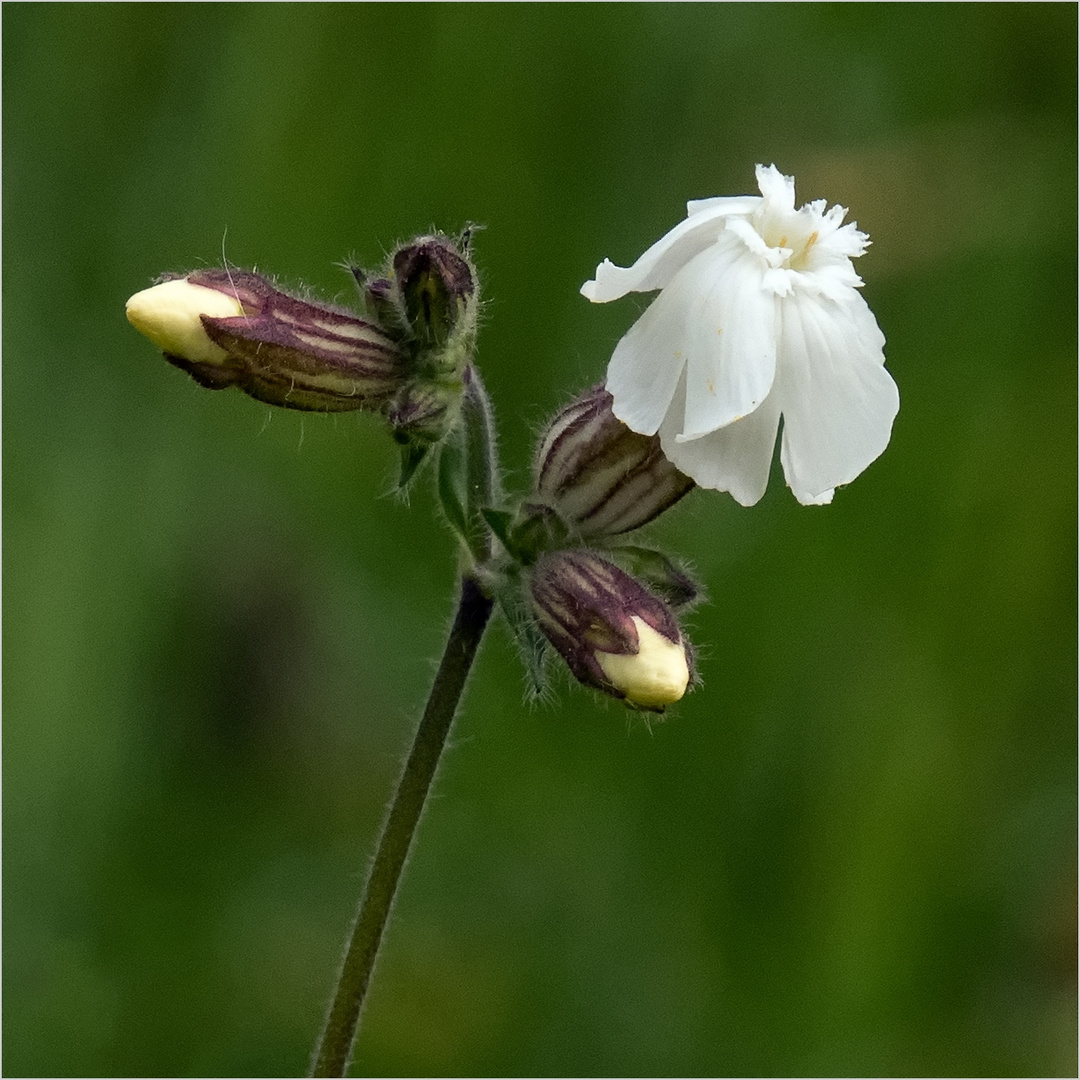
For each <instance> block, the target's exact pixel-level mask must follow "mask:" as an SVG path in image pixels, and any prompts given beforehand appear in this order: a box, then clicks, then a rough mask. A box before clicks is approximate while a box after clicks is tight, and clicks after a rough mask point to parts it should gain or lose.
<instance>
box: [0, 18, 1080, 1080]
mask: <svg viewBox="0 0 1080 1080" xmlns="http://www.w3.org/2000/svg"><path fill="white" fill-rule="evenodd" d="M3 15H4V19H3V24H4V25H3V61H4V64H3V91H4V121H5V125H4V126H5V132H4V147H3V149H4V155H3V180H4V185H3V209H4V240H5V244H4V270H5V273H4V291H3V300H4V338H3V345H4V361H5V362H4V384H3V390H4V395H3V404H4V411H3V418H4V425H3V438H4V441H3V449H4V465H5V476H4V479H5V485H4V502H3V509H4V525H5V535H4V540H5V544H4V549H3V550H4V585H5V593H4V601H5V604H4V630H5V634H4V645H5V658H4V659H5V663H4V699H3V703H4V706H5V710H4V737H3V750H4V805H3V808H4V871H5V874H4V909H3V914H4V921H3V925H4V946H5V948H4V982H3V989H4V1028H3V1035H4V1045H3V1050H4V1057H3V1068H4V1071H5V1073H6V1074H7V1075H16V1074H18V1075H34V1076H67V1075H80V1074H83V1075H139V1074H142V1075H211V1076H217V1075H224V1076H228V1075H260V1074H266V1075H289V1074H296V1073H299V1072H302V1071H303V1070H304V1068H305V1067H306V1059H307V1054H308V1051H309V1048H310V1044H311V1042H312V1040H313V1038H314V1035H315V1034H316V1031H317V1028H318V1026H319V1023H320V1020H321V1016H322V1011H323V1006H324V1003H325V1001H326V1000H327V997H328V994H329V990H330V983H331V978H332V975H333V972H334V969H335V966H336V964H337V960H338V955H339V948H340V945H341V942H342V940H343V935H344V932H345V929H346V926H347V924H348V922H349V919H350V917H351V913H352V909H353V904H354V902H355V898H356V896H357V894H358V892H359V887H360V881H361V873H362V869H363V867H364V865H365V863H366V860H367V858H368V857H369V854H370V851H371V847H372V843H373V839H374V835H375V831H376V829H377V827H378V824H379V820H380V817H381V815H382V812H383V808H384V806H385V804H386V801H387V798H388V796H389V793H390V791H391V788H392V785H393V782H394V779H395V776H396V772H397V769H398V765H399V762H400V760H401V757H402V755H403V753H404V751H405V749H406V748H407V745H408V743H409V741H410V738H411V733H412V731H413V728H414V725H415V721H416V718H417V716H418V714H419V710H420V708H421V706H422V703H423V700H424V697H425V694H426V689H427V685H428V683H429V680H430V678H431V675H432V671H433V663H434V661H435V659H436V658H437V656H438V655H439V652H440V650H441V644H442V639H443V635H444V632H445V629H446V627H447V621H448V618H449V616H450V613H451V609H452V597H453V591H454V573H455V568H454V563H453V557H452V549H451V544H450V542H449V540H448V539H447V537H446V536H444V535H443V533H442V532H441V530H440V529H439V528H438V527H436V526H434V525H433V524H432V520H433V519H432V504H431V499H430V497H429V495H428V493H427V491H426V490H422V488H423V486H421V490H418V491H417V493H416V495H415V496H414V498H413V500H412V505H411V506H410V507H405V506H403V505H401V504H400V503H399V502H398V501H396V500H395V499H393V498H391V497H388V496H387V494H386V493H387V491H388V490H389V487H390V485H391V480H392V477H393V470H394V460H395V458H394V452H393V448H392V445H391V443H390V440H389V438H388V437H387V435H386V433H385V431H384V430H382V429H381V428H380V426H379V423H378V421H377V420H376V419H374V418H372V417H370V416H367V415H360V414H350V415H345V416H341V417H338V418H326V417H318V416H306V417H305V416H302V415H298V414H289V413H285V412H282V411H276V412H273V413H271V410H269V409H267V408H266V407H264V406H261V405H258V404H256V403H255V402H253V401H251V400H249V399H247V398H244V397H242V396H241V395H240V394H237V393H234V392H227V393H220V394H211V393H209V392H206V391H203V390H200V389H199V388H198V387H197V386H196V385H195V383H194V382H192V381H191V380H190V379H188V378H186V377H185V376H184V375H183V374H181V373H180V372H179V371H176V370H174V369H172V368H170V367H169V366H168V365H167V364H165V362H164V361H163V360H161V358H160V356H159V355H158V354H157V353H156V352H155V350H154V348H153V347H152V346H151V345H150V344H149V343H148V342H146V341H145V340H143V339H142V338H140V337H139V336H138V335H137V334H136V333H135V332H134V331H133V330H132V329H131V328H130V327H129V326H128V325H127V324H126V322H125V321H124V316H123V307H124V301H125V300H126V298H127V297H128V295H129V294H131V293H133V292H135V291H136V290H138V289H141V288H143V287H144V286H145V285H147V284H148V283H149V281H150V280H151V279H152V278H153V277H154V275H156V274H158V273H159V272H161V271H165V270H172V271H181V270H185V269H190V268H193V267H197V266H205V265H211V266H212V265H220V263H221V259H222V251H223V250H224V251H225V253H226V254H227V256H228V258H229V259H230V260H231V261H232V262H233V263H235V264H238V265H242V266H251V265H257V266H258V267H259V268H260V269H262V270H265V271H267V272H270V273H275V274H278V275H280V276H281V277H282V279H283V280H285V281H286V282H291V283H293V284H303V285H306V286H310V287H311V288H313V289H315V290H316V291H318V292H320V293H321V294H323V295H325V296H327V297H337V298H339V299H342V300H347V299H348V298H349V296H350V289H351V286H350V283H349V281H348V279H347V277H346V275H345V274H344V273H343V272H342V271H341V269H340V267H339V266H337V265H335V264H337V263H339V262H340V261H341V260H342V259H344V258H345V257H346V256H348V255H350V254H351V255H355V256H356V257H357V258H358V259H359V260H360V261H361V262H362V263H365V264H368V265H372V264H377V263H378V262H380V261H381V259H382V258H383V255H384V253H385V252H386V251H388V250H389V249H390V248H391V247H392V246H393V244H394V243H395V242H397V241H398V240H401V239H404V238H407V237H409V236H410V235H412V234H414V233H416V232H421V231H425V230H428V229H430V228H431V227H432V226H433V225H434V226H438V227H441V228H444V229H446V230H456V229H458V228H460V227H461V226H463V225H464V224H465V223H467V222H479V223H482V224H483V225H485V226H486V229H485V231H483V232H481V233H480V234H479V235H478V240H477V244H476V252H477V260H478V263H479V265H480V267H481V270H482V273H483V277H484V281H485V286H486V296H487V304H486V309H485V325H484V328H483V331H482V335H481V340H480V351H479V361H480V364H481V367H482V370H483V372H484V376H485V378H486V380H487V382H488V385H489V388H490V390H491V392H492V395H493V397H494V398H495V401H496V405H497V407H498V409H499V423H500V431H501V441H502V450H503V455H504V463H505V464H506V466H507V468H508V470H509V474H510V480H511V482H512V483H513V484H516V485H518V486H519V487H520V486H521V485H523V484H524V482H525V480H526V478H527V476H528V466H529V460H530V454H531V450H532V443H533V439H534V437H535V433H536V432H537V430H538V428H539V427H540V426H541V425H542V424H543V422H544V420H545V418H546V416H547V415H548V414H549V413H550V412H551V411H552V410H553V409H554V408H555V407H557V406H558V405H559V404H561V403H562V402H563V401H565V400H566V399H567V398H568V397H569V396H570V394H571V393H572V392H574V391H576V390H578V389H579V388H582V387H584V386H586V385H588V384H589V383H591V382H592V381H594V380H596V379H597V378H599V377H600V375H601V373H602V371H603V369H604V365H605V363H606V360H607V357H608V356H609V355H610V352H611V349H612V347H613V345H614V343H615V342H616V341H617V340H618V337H619V336H620V335H621V334H622V333H623V332H624V331H625V330H626V329H627V328H628V327H629V325H630V324H631V322H632V321H633V319H634V318H635V317H636V314H637V313H638V312H639V311H640V310H641V309H642V308H643V306H644V304H645V303H646V302H647V298H636V299H628V300H624V301H622V302H620V303H618V304H611V305H607V306H604V307H594V306H592V305H590V304H588V303H587V302H585V301H584V300H583V299H582V298H581V297H580V296H579V295H578V287H579V285H580V284H581V282H582V281H584V280H585V279H586V278H588V277H590V276H591V275H592V271H593V268H594V267H595V265H596V263H597V262H599V261H600V260H601V259H602V258H604V257H605V256H610V257H611V258H612V259H614V260H615V261H616V262H621V263H623V264H625V263H627V262H629V261H631V260H633V259H634V258H636V257H637V256H638V255H639V254H640V253H641V252H642V251H643V250H644V249H645V247H647V246H648V245H649V244H651V243H652V242H653V241H654V240H656V239H657V238H658V237H659V236H661V235H662V234H663V233H664V232H666V231H667V230H668V229H669V228H671V227H672V226H673V225H675V224H676V223H677V222H678V221H679V220H680V219H681V218H682V217H683V214H684V203H685V201H686V199H688V198H696V197H705V196H710V195H718V194H741V193H747V192H752V191H753V190H754V181H753V167H754V164H755V162H764V163H770V162H775V163H776V164H777V165H778V166H779V167H780V168H781V169H782V170H783V171H784V172H786V173H789V174H793V175H794V176H795V177H796V181H797V184H798V196H799V199H800V201H805V200H808V199H811V198H819V197H820V198H825V199H827V200H828V201H829V203H830V204H831V203H834V202H840V203H842V204H843V205H845V206H849V207H851V216H852V217H854V218H856V219H857V220H858V222H859V225H860V227H862V228H864V229H865V230H866V231H867V232H869V234H870V235H871V237H872V238H873V240H874V246H873V248H872V249H871V251H870V252H869V254H868V255H867V256H866V257H865V258H863V259H862V260H861V262H860V264H859V270H860V271H861V273H862V274H863V276H864V278H865V279H866V282H867V285H866V289H865V295H866V298H867V300H868V301H869V303H870V305H871V307H872V308H873V310H874V311H875V313H876V314H877V317H878V320H879V322H880V324H881V326H882V328H883V330H884V332H885V335H886V337H887V339H888V345H887V349H886V352H887V356H888V362H889V366H890V368H891V370H892V372H893V374H894V376H895V378H896V381H897V383H898V384H899V386H900V392H901V398H902V406H901V411H900V416H899V418H898V421H897V423H896V427H895V430H894V434H893V439H892V443H891V445H890V447H889V449H888V451H887V453H886V454H885V455H884V457H882V458H881V459H880V461H878V462H877V463H876V464H874V465H873V466H871V468H870V469H869V470H868V471H867V472H866V474H865V475H864V476H862V477H861V478H860V479H859V480H858V481H857V482H856V483H854V484H853V485H852V486H851V487H850V488H849V489H847V490H845V491H843V492H841V493H840V495H839V496H838V498H837V499H836V502H835V504H834V505H833V506H832V507H831V508H828V509H824V510H818V509H806V508H803V507H801V506H799V505H797V503H796V502H795V500H794V498H793V497H792V496H791V494H790V493H789V492H788V491H787V490H786V488H785V487H784V485H783V482H782V478H781V476H780V474H779V469H778V468H777V470H776V472H775V474H774V481H773V485H772V488H771V489H770V491H769V493H768V494H767V495H766V497H765V499H764V500H763V501H762V502H761V503H760V504H759V505H758V506H757V507H755V508H754V509H751V510H745V509H742V508H740V507H738V506H736V505H735V504H734V502H733V501H732V500H731V499H730V498H729V497H727V496H724V495H718V494H716V493H706V492H695V493H694V495H693V496H691V497H690V498H689V499H688V500H686V502H685V503H684V504H682V505H681V506H680V507H679V508H678V509H677V510H676V511H673V512H672V513H671V514H669V515H667V517H666V518H665V520H664V521H663V522H661V523H660V527H659V528H657V529H656V530H655V531H654V536H655V537H656V538H658V539H659V540H660V541H662V542H663V543H664V544H666V545H667V546H668V547H669V549H670V550H672V551H675V552H678V553H680V554H682V555H685V556H687V557H689V558H690V559H691V560H692V561H693V562H694V563H695V564H696V567H697V570H698V572H699V574H700V576H701V578H702V579H703V580H704V582H705V583H706V585H707V588H708V591H709V594H710V599H709V602H708V603H707V604H706V605H704V606H703V607H701V608H700V609H699V610H698V612H697V613H696V614H695V615H694V616H693V618H692V620H691V624H690V625H691V633H692V636H693V638H694V640H695V641H696V642H697V643H698V645H699V647H700V668H701V672H702V674H703V676H704V687H703V688H702V689H700V690H699V691H697V692H695V693H694V694H693V695H692V696H690V697H689V698H688V699H687V700H686V701H685V702H684V703H682V704H681V705H680V706H679V707H677V708H676V709H674V710H672V711H671V713H670V716H669V718H668V720H667V721H666V722H664V723H662V724H659V725H654V726H653V729H652V731H651V733H650V732H649V731H647V730H646V729H645V728H644V727H642V726H641V725H640V723H634V722H633V721H632V720H631V721H630V722H628V719H627V717H628V715H629V714H626V713H625V712H624V711H623V710H622V709H621V708H619V707H617V706H616V705H614V704H611V703H608V702H605V701H600V700H599V699H598V698H596V697H594V696H593V695H590V694H589V693H587V692H586V691H584V690H581V689H579V688H578V687H577V686H576V685H575V686H571V685H570V682H569V679H568V678H565V679H560V680H559V690H558V694H557V696H556V698H555V700H554V702H553V703H548V704H544V705H541V706H538V707H530V706H528V705H526V704H525V703H524V702H523V690H524V679H523V675H522V672H521V670H520V668H519V666H518V663H517V659H516V657H515V654H514V650H513V648H512V646H511V644H510V642H509V641H508V638H507V635H506V632H505V630H504V628H503V627H502V626H497V627H496V628H495V629H494V631H493V633H492V634H491V635H490V636H489V640H488V641H487V643H486V645H485V648H484V651H483V653H482V655H481V657H480V662H479V664H478V669H477V672H476V675H475V678H474V681H473V682H472V683H471V685H470V688H469V692H468V696H467V700H466V704H465V708H464V710H463V714H462V716H461V718H460V720H459V723H458V727H457V729H456V740H455V748H454V750H453V752H452V753H451V754H450V756H449V758H448V760H447V761H446V763H445V767H444V769H443V771H442V773H441V776H440V781H439V784H438V787H437V792H436V797H435V799H434V802H433V804H432V805H431V807H430V809H429V812H428V815H427V817H426V818H425V821H424V824H423V828H422V830H421V834H420V838H419V845H418V850H417V851H416V853H415V856H414V858H413V860H412V862H411V864H410V867H409V869H408V872H407V875H406V878H405V882H404V887H403V891H402V894H401V897H400V902H399V904H398V907H397V910H396V913H395V918H394V921H393V924H392V927H391V930H390V933H389V936H388V939H387V941H386V947H385V952H384V955H383V958H382V961H381V964H380V967H379V969H378V971H377V974H376V980H375V985H374V990H373V993H372V995H371V999H370V1002H369V1006H368V1010H367V1013H366V1018H365V1028H364V1030H363V1032H362V1034H361V1038H360V1042H359V1045H358V1050H357V1057H356V1062H355V1067H354V1071H355V1072H357V1073H374V1074H385V1075H396V1074H407V1075H408V1074H440V1075H443V1074H452V1075H454V1074H465V1075H469V1074H475V1075H496V1074H505V1075H538V1074H567V1075H574V1076H576V1075H614V1076H622V1075H627V1076H638V1075H649V1074H654V1075H678V1074H693V1075H732V1074H747V1075H778V1074H781V1075H782V1074H809V1075H826V1076H832V1075H850V1074H897V1075H980V1074H983V1075H985V1074H989V1075H1068V1074H1072V1075H1075V1074H1076V1068H1077V1062H1076V989H1075V987H1076V984H1075V966H1076V895H1077V893H1076V888H1077V885H1076V707H1077V701H1076V670H1077V664H1076V661H1077V654H1076V627H1077V607H1076V596H1077V581H1076V510H1077V504H1076V493H1077V473H1076V460H1077V458H1076V435H1077V430H1076V414H1077V405H1076V403H1077V375H1076V347H1077V341H1076V317H1077V306H1076V302H1077V277H1076V234H1077V228H1076V225H1077V221H1076V206H1077V187H1076V158H1077V141H1076V100H1077V78H1076V71H1077V68H1076V61H1077V54H1076V41H1077V9H1076V7H1075V5H1072V4H1061V5H1038V4H1031V5H1007V4H1003V5H990V6H983V5H961V6H951V5H941V6H928V7H927V6H920V5H906V6H892V5H878V6H859V5H851V6H836V7H834V6H824V7H823V6H813V5H796V6H783V5H781V6H755V5H733V6H727V5H717V6H684V5H672V6H648V5H641V6H628V7H624V6H595V7H594V6H587V5H583V6H543V5H541V6H520V7H516V6H515V7H502V6H488V5H480V6H470V7H457V6H452V5H435V6H400V7H399V6H372V7H368V6H363V5H355V6H353V5H345V4H342V5H326V6H324V5H302V6H292V5H280V6H278V5H269V6H263V5H258V4H248V5H233V4H226V5H221V6H212V5H192V6H173V5H146V6H144V5H118V6H113V5H105V4H101V5H85V6H84V5H74V6H67V5H55V6H52V5H44V6H39V5H25V6H24V5H7V6H6V7H5V9H4V12H3Z"/></svg>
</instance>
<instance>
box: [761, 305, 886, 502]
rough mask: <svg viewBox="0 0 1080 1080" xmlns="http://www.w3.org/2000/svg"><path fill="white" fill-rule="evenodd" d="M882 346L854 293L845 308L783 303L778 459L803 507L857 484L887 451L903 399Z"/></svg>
mask: <svg viewBox="0 0 1080 1080" xmlns="http://www.w3.org/2000/svg"><path fill="white" fill-rule="evenodd" d="M884 340H885V339H884V337H883V336H882V334H881V331H880V329H879V328H878V325H877V322H876V320H875V319H874V316H873V314H872V313H871V311H870V309H869V308H868V307H867V306H866V302H865V301H864V300H863V299H862V297H861V296H859V295H858V294H857V293H852V295H851V298H850V299H849V300H848V301H846V302H844V303H836V302H834V301H831V300H826V299H822V298H820V297H816V296H812V295H810V294H807V293H797V294H795V295H793V296H791V297H789V298H788V299H786V300H785V301H784V302H783V307H782V314H781V330H780V349H779V354H778V360H777V369H778V371H777V387H778V393H779V396H780V406H781V409H782V410H783V414H784V434H783V440H782V443H781V454H780V456H781V461H782V462H783V465H784V475H785V477H786V478H787V482H788V484H789V485H790V487H791V490H792V491H793V492H794V493H795V497H796V498H797V499H798V500H799V501H800V502H803V503H814V502H819V501H820V500H821V499H822V497H823V496H824V495H825V493H827V492H828V491H829V490H830V489H832V488H836V487H838V486H839V485H841V484H846V483H849V482H850V481H852V480H854V479H855V477H856V476H858V475H859V473H861V472H862V471H863V469H865V468H866V466H867V465H869V464H870V462H872V461H873V460H874V459H875V458H876V457H878V455H879V454H881V452H882V451H883V450H884V449H885V447H886V446H887V445H888V443H889V436H890V434H891V432H892V423H893V420H894V418H895V417H896V413H897V410H898V409H899V407H900V396H899V393H898V391H897V389H896V384H895V383H894V382H893V380H892V376H890V375H889V373H888V372H887V371H886V370H885V367H884V363H885V357H884V354H883V353H882V345H883V344H884Z"/></svg>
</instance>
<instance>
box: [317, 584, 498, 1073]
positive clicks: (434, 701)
mask: <svg viewBox="0 0 1080 1080" xmlns="http://www.w3.org/2000/svg"><path fill="white" fill-rule="evenodd" d="M491 608H492V601H491V600H489V599H488V598H487V597H486V596H485V595H484V594H483V593H482V592H481V590H480V587H479V586H478V585H477V583H476V582H475V581H474V580H473V578H472V577H469V576H466V577H465V578H464V579H463V580H462V584H461V599H460V601H459V603H458V610H457V615H456V616H455V618H454V625H453V627H452V628H451V630H450V637H449V638H448V640H447V642H446V651H445V652H444V653H443V658H442V662H441V663H440V664H439V670H438V672H437V674H436V675H435V683H434V685H433V686H432V688H431V695H430V696H429V698H428V702H427V706H426V708H425V709H424V715H423V718H422V719H421V721H420V727H419V728H418V729H417V732H416V739H415V740H414V741H413V746H412V750H411V751H410V752H409V758H408V760H407V761H406V763H405V770H404V772H403V773H402V774H401V780H400V781H399V783H398V788H397V792H396V793H395V795H394V801H393V803H392V804H391V806H390V813H389V815H388V816H387V818H386V823H385V825H384V826H383V831H382V836H381V837H380V838H379V845H378V849H377V851H376V853H375V861H374V862H373V863H372V866H371V872H370V874H369V876H368V880H367V885H366V887H365V889H364V893H363V895H362V897H361V899H360V906H359V908H358V909H357V913H356V921H355V922H354V923H353V927H352V930H351V931H350V934H349V942H348V947H347V949H346V952H345V959H344V961H343V963H342V967H341V974H340V976H339V978H338V984H337V988H336V989H335V991H334V999H333V1002H332V1003H331V1005H330V1012H329V1014H328V1016H327V1018H326V1026H325V1028H324V1029H323V1033H322V1036H321V1038H320V1039H319V1042H318V1044H317V1045H316V1048H315V1052H314V1054H313V1055H312V1065H311V1073H310V1075H311V1076H344V1075H345V1070H346V1069H347V1067H348V1064H349V1057H350V1055H351V1053H352V1045H353V1040H354V1039H355V1038H356V1029H357V1026H358V1024H359V1022H360V1011H361V1009H362V1008H363V1006H364V998H365V996H366V994H367V989H368V983H369V982H370V980H371V972H372V969H373V968H374V966H375V959H376V957H377V956H378V952H379V944H380V942H381V941H382V936H383V930H384V929H385V927H386V921H387V919H388V918H389V916H390V909H391V908H392V907H393V903H394V895H395V893H396V892H397V886H398V881H399V879H400V878H401V871H402V869H403V868H404V866H405V860H406V858H407V857H408V854H409V848H410V847H411V845H412V841H413V837H414V836H415V834H416V828H417V825H418V824H419V821H420V815H421V814H422V812H423V809H424V803H425V801H426V800H427V796H428V792H429V791H430V790H431V783H432V780H433V779H434V778H435V773H436V770H437V769H438V767H439V760H440V758H441V757H442V752H443V748H444V747H445V746H446V740H447V736H448V735H449V734H450V727H451V725H452V724H453V721H454V714H455V713H456V711H457V707H458V702H459V701H460V700H461V694H462V691H463V690H464V689H465V680H466V678H467V677H468V674H469V669H470V668H471V667H472V663H473V660H474V659H475V657H476V651H477V649H478V647H479V645H480V639H481V638H482V637H483V634H484V629H485V627H486V626H487V622H488V619H489V618H490V616H491Z"/></svg>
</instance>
